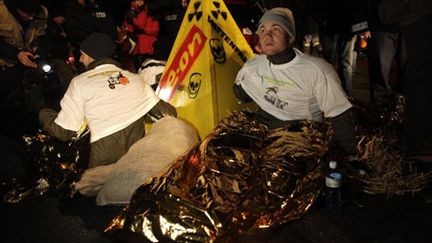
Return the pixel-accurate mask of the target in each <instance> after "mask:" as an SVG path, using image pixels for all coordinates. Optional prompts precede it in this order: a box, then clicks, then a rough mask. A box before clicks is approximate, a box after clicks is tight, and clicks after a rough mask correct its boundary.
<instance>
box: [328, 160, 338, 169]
mask: <svg viewBox="0 0 432 243" xmlns="http://www.w3.org/2000/svg"><path fill="white" fill-rule="evenodd" d="M336 166H337V162H336V161H334V160H332V161H330V162H329V167H330V169H336Z"/></svg>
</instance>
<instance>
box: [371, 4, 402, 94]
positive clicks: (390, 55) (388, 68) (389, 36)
mask: <svg viewBox="0 0 432 243" xmlns="http://www.w3.org/2000/svg"><path fill="white" fill-rule="evenodd" d="M384 2H385V1H382V0H376V1H371V3H370V6H369V14H368V15H369V19H368V25H369V29H370V31H371V37H370V39H369V40H368V50H367V51H368V52H367V57H368V64H369V65H368V67H369V96H370V100H371V101H372V102H375V101H380V100H381V99H383V98H385V97H387V96H389V95H391V94H393V93H394V92H400V82H401V80H400V79H401V77H402V70H403V69H404V66H405V61H406V47H405V42H404V40H403V38H402V35H401V33H400V31H401V24H402V22H401V21H400V20H394V21H391V22H387V23H383V22H382V21H381V19H380V16H379V15H380V12H381V11H391V9H393V8H395V7H396V6H395V5H390V4H383V3H384ZM393 71H395V72H394V73H393Z"/></svg>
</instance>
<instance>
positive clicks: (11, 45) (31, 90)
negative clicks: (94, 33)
mask: <svg viewBox="0 0 432 243" xmlns="http://www.w3.org/2000/svg"><path fill="white" fill-rule="evenodd" d="M47 18H48V10H47V9H46V8H45V7H44V6H42V5H41V4H40V1H39V0H0V85H1V89H0V108H1V110H0V111H1V119H2V126H1V133H3V134H8V135H10V136H19V135H21V134H20V133H22V132H24V131H26V128H28V126H30V129H33V127H32V126H31V125H30V124H28V123H33V122H32V121H33V114H35V111H36V110H37V109H38V107H39V106H40V104H41V103H42V100H43V99H42V94H41V91H40V89H39V87H37V86H34V87H33V86H32V87H25V85H24V79H25V78H26V76H25V74H26V73H28V72H30V71H33V70H36V68H37V67H38V65H37V63H36V61H35V60H34V59H35V58H36V57H37V54H36V51H38V49H39V47H40V44H42V43H41V42H40V38H42V37H43V36H45V34H46V29H47Z"/></svg>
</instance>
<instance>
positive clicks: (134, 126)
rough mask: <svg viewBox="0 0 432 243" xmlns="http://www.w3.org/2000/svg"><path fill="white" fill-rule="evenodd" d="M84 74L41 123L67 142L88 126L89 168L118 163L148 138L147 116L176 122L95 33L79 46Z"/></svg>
mask: <svg viewBox="0 0 432 243" xmlns="http://www.w3.org/2000/svg"><path fill="white" fill-rule="evenodd" d="M80 48H81V57H80V62H82V63H83V64H84V65H85V67H86V70H87V71H86V72H84V73H82V74H80V75H78V76H76V77H74V78H73V79H72V81H71V83H70V85H69V87H68V89H67V91H66V93H65V95H64V97H63V98H62V100H61V102H60V105H61V110H60V111H59V112H58V113H57V112H56V111H55V110H52V109H48V108H45V109H42V110H41V111H40V113H39V120H40V123H41V124H42V126H43V127H44V128H45V129H47V131H48V132H49V134H50V135H52V136H54V137H56V138H58V139H60V140H63V141H67V140H69V139H71V138H72V137H73V136H75V135H76V132H77V131H79V130H80V128H81V127H82V125H83V124H84V123H85V122H86V123H87V126H88V128H89V130H90V143H91V144H90V159H89V166H88V167H89V168H92V167H96V166H100V165H107V164H112V163H115V162H116V161H117V160H118V159H120V157H121V156H122V155H124V154H125V153H126V152H127V151H128V149H129V148H130V146H132V145H133V144H134V143H135V142H137V141H138V140H139V139H141V138H142V137H144V135H145V130H144V117H145V115H146V114H149V115H151V116H153V117H154V118H156V119H159V118H162V117H163V116H165V115H170V116H177V113H176V110H175V108H174V107H173V106H171V105H170V104H168V103H166V102H164V101H163V100H160V99H159V98H158V97H157V95H156V94H155V93H154V91H153V89H152V88H151V87H150V86H149V85H148V84H146V83H145V82H144V81H143V80H142V79H141V78H140V76H139V75H138V74H134V73H131V72H129V71H127V70H124V69H122V68H121V67H120V65H119V64H117V63H116V61H114V60H113V59H111V58H110V56H111V55H112V54H113V53H114V51H115V44H114V43H113V42H112V41H111V38H110V37H109V36H108V35H106V34H102V33H92V34H90V35H89V36H88V37H87V38H86V39H85V40H84V41H83V42H82V43H81V46H80Z"/></svg>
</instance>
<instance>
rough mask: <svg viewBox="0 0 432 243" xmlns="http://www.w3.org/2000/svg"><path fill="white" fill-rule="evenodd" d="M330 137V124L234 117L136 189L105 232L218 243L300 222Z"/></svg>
mask: <svg viewBox="0 0 432 243" xmlns="http://www.w3.org/2000/svg"><path fill="white" fill-rule="evenodd" d="M331 136H332V132H331V129H330V128H329V126H328V125H327V124H325V123H320V124H318V123H310V122H303V123H299V124H297V125H292V126H288V127H285V128H283V129H277V130H272V131H268V129H267V128H266V127H265V126H264V125H262V124H260V123H258V122H256V121H254V120H253V119H251V118H250V117H248V115H247V113H243V112H233V113H232V114H231V115H230V116H229V117H226V118H225V119H223V120H222V121H221V122H220V123H219V124H218V125H217V126H216V128H215V129H214V130H213V132H212V133H210V134H209V135H208V136H207V137H206V138H205V139H204V140H203V141H202V142H201V143H200V144H198V145H196V146H195V147H194V148H193V149H191V150H190V151H189V152H188V153H187V154H185V155H184V156H182V157H181V158H179V159H178V160H176V161H175V162H174V163H173V164H172V166H170V167H169V168H168V169H167V170H166V171H164V172H161V175H160V176H158V177H154V178H150V179H149V180H147V181H146V182H145V183H144V184H143V185H142V186H141V187H140V188H138V189H137V190H136V192H135V193H134V195H133V196H132V198H131V202H130V204H129V206H128V207H126V208H125V209H124V210H123V212H122V213H121V214H120V215H118V216H117V217H116V218H114V219H113V220H112V222H111V223H110V225H109V226H108V227H107V229H106V230H105V231H106V232H107V233H108V234H109V235H111V236H113V237H114V238H116V237H117V238H119V239H120V240H126V241H130V240H131V239H134V240H136V241H140V240H142V241H151V242H191V241H192V242H213V241H216V240H221V239H225V240H227V239H230V238H232V237H235V235H238V234H240V233H242V232H247V231H249V230H252V229H258V228H268V227H273V226H276V225H280V224H284V223H287V222H290V221H292V220H296V219H298V218H299V217H301V216H302V215H304V214H305V213H306V212H307V211H308V209H309V208H310V207H311V205H312V204H313V203H314V202H315V201H316V199H317V197H318V195H319V193H320V191H321V189H322V186H323V180H324V175H323V168H322V166H321V162H322V158H323V156H324V155H325V154H326V153H327V151H328V143H329V139H330V138H331Z"/></svg>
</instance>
